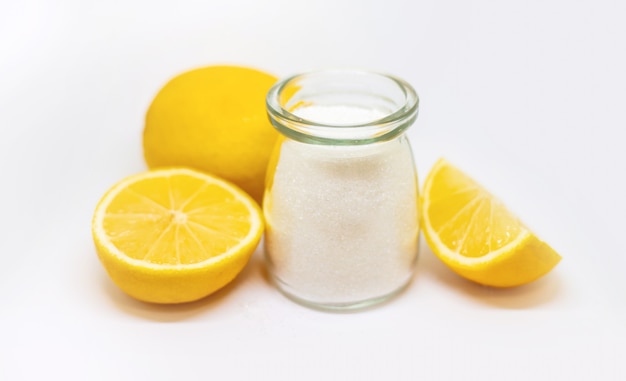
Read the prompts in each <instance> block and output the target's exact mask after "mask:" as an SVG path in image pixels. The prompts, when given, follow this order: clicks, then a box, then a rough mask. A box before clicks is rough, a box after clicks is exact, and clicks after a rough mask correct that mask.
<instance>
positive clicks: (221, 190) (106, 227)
mask: <svg viewBox="0 0 626 381" xmlns="http://www.w3.org/2000/svg"><path fill="white" fill-rule="evenodd" d="M262 232H263V221H262V219H261V213H260V210H259V208H258V206H257V205H256V203H255V202H254V201H253V200H252V199H251V198H250V197H249V196H248V195H247V194H246V193H245V192H243V191H242V190H240V189H238V188H237V187H236V186H234V185H232V184H229V183H228V182H226V181H223V180H221V179H219V178H216V177H213V176H210V175H207V174H204V173H200V172H198V171H194V170H191V169H185V168H171V169H161V170H153V171H148V172H144V173H140V174H137V175H134V176H131V177H128V178H126V179H124V180H122V181H121V182H119V183H118V184H117V185H115V186H113V187H112V188H111V189H110V190H109V191H108V192H107V193H106V194H105V195H104V197H103V198H102V199H101V200H100V202H99V203H98V205H97V207H96V210H95V213H94V217H93V222H92V233H93V238H94V242H95V245H96V249H97V253H98V256H99V258H100V260H101V262H102V264H103V265H104V267H105V269H106V271H107V273H108V274H109V276H110V277H111V279H112V280H113V282H114V283H115V284H116V285H117V286H119V287H120V288H121V289H122V290H123V291H124V292H126V293H127V294H128V295H130V296H132V297H134V298H136V299H139V300H142V301H147V302H154V303H183V302H189V301H193V300H197V299H200V298H203V297H205V296H207V295H209V294H211V293H213V292H215V291H216V290H218V289H220V288H222V287H223V286H225V285H226V284H228V283H229V282H230V281H231V280H233V279H234V278H235V277H236V276H237V274H238V273H239V272H240V271H241V270H242V269H243V267H244V266H245V265H246V263H247V262H248V260H249V258H250V256H251V255H252V253H253V252H254V249H255V248H256V246H257V245H258V243H259V240H260V238H261V234H262Z"/></svg>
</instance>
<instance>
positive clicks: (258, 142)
mask: <svg viewBox="0 0 626 381" xmlns="http://www.w3.org/2000/svg"><path fill="white" fill-rule="evenodd" d="M276 80H277V79H276V77H274V76H272V75H270V74H267V73H264V72H261V71H258V70H254V69H250V68H244V67H237V66H209V67H204V68H200V69H196V70H191V71H188V72H186V73H183V74H181V75H179V76H177V77H175V78H174V79H172V80H171V81H170V82H168V83H167V84H166V85H165V86H164V87H163V88H162V89H161V90H160V91H159V93H158V94H157V96H156V97H155V98H154V100H153V101H152V104H151V105H150V107H149V109H148V112H147V114H146V123H145V128H144V133H143V149H144V157H145V159H146V163H147V164H148V166H149V167H150V168H156V167H167V166H185V167H191V168H194V169H198V170H201V171H204V172H208V173H211V174H214V175H216V176H218V177H221V178H224V179H226V180H228V181H230V182H232V183H234V184H236V185H238V186H239V187H240V188H242V189H243V190H245V191H246V192H248V194H250V195H251V196H252V197H253V198H254V199H255V200H256V201H257V202H259V203H260V202H261V200H262V196H263V188H264V187H263V183H264V179H265V169H266V167H267V163H268V160H269V157H270V154H271V152H272V148H273V146H274V142H275V141H276V138H277V137H278V133H277V132H276V131H275V130H274V128H273V127H272V126H271V124H270V122H269V121H268V118H267V114H266V111H265V96H266V93H267V92H268V90H269V89H270V87H271V86H272V85H273V84H274V83H275V82H276Z"/></svg>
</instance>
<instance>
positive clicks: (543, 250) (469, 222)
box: [420, 159, 561, 287]
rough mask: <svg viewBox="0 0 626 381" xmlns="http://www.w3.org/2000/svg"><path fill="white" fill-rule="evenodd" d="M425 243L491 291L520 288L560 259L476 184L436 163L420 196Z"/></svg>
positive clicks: (451, 264) (547, 270) (447, 263)
mask: <svg viewBox="0 0 626 381" xmlns="http://www.w3.org/2000/svg"><path fill="white" fill-rule="evenodd" d="M420 204H421V216H422V223H423V225H422V226H423V229H424V235H425V236H426V240H427V242H428V244H429V246H430V248H431V249H432V250H433V252H434V253H435V254H436V255H437V256H438V257H439V259H441V260H442V261H443V262H444V263H445V264H446V265H447V266H448V267H449V268H450V269H452V270H453V271H454V272H456V273H457V274H459V275H461V276H463V277H465V278H467V279H470V280H472V281H475V282H477V283H480V284H484V285H488V286H493V287H512V286H519V285H523V284H526V283H529V282H532V281H533V280H535V279H538V278H539V277H541V276H543V275H544V274H546V273H548V272H549V271H550V270H552V268H554V266H556V265H557V264H558V263H559V261H560V260H561V256H560V255H559V254H557V253H556V252H555V251H554V250H553V249H552V248H551V247H550V246H549V245H548V244H546V243H545V242H542V241H541V240H539V239H538V238H537V237H536V236H535V235H534V234H533V233H532V232H531V231H530V230H529V229H528V228H527V227H526V226H524V224H523V223H522V222H521V221H520V220H519V219H518V218H517V217H516V216H515V215H513V214H512V213H511V212H509V211H508V210H507V208H506V207H505V206H504V205H503V204H502V203H501V202H500V201H498V200H497V199H496V198H495V197H494V196H492V195H491V194H490V193H489V192H488V191H486V190H485V189H484V188H483V187H482V186H481V185H480V184H478V183H477V182H476V181H474V180H473V179H471V178H470V177H468V176H467V175H466V174H464V173H463V172H461V171H460V170H459V169H457V168H456V167H454V166H453V165H452V164H450V163H448V162H447V161H446V160H445V159H440V160H439V161H438V162H437V163H436V164H435V166H434V167H433V168H432V169H431V171H430V173H429V175H428V177H427V178H426V181H425V184H424V189H423V192H422V195H421V196H420Z"/></svg>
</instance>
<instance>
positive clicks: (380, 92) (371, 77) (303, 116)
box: [267, 70, 419, 145]
mask: <svg viewBox="0 0 626 381" xmlns="http://www.w3.org/2000/svg"><path fill="white" fill-rule="evenodd" d="M418 106H419V98H418V96H417V94H416V92H415V90H414V89H413V88H412V87H411V86H410V85H409V84H408V83H406V82H405V81H403V80H401V79H398V78H395V77H392V76H389V75H384V74H378V73H372V72H366V71H355V70H325V71H318V72H312V73H307V74H300V75H296V76H292V77H289V78H286V79H284V80H282V81H279V82H278V83H277V84H276V85H274V86H273V87H272V88H271V89H270V91H269V93H268V95H267V112H268V116H269V119H270V121H271V123H272V125H273V126H274V127H275V128H276V129H277V130H278V131H279V132H280V133H281V134H283V135H285V136H286V137H288V138H290V139H294V140H297V141H300V142H303V143H310V144H324V145H361V144H370V143H376V142H381V141H386V140H391V139H393V138H395V137H397V136H400V135H401V134H402V133H403V132H404V131H405V130H406V129H407V128H408V127H410V126H411V125H412V124H413V122H414V121H415V119H416V118H417V113H418Z"/></svg>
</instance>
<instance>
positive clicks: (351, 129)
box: [266, 69, 419, 144]
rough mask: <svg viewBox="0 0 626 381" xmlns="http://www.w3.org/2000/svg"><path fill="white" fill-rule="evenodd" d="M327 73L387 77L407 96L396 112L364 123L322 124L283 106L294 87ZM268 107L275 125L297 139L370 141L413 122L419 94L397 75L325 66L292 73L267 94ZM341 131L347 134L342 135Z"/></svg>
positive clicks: (394, 133)
mask: <svg viewBox="0 0 626 381" xmlns="http://www.w3.org/2000/svg"><path fill="white" fill-rule="evenodd" d="M326 75H345V76H347V77H349V76H352V77H361V78H366V77H369V78H370V79H372V78H378V79H384V80H386V81H387V82H388V83H390V84H393V86H394V87H395V88H396V89H397V90H400V94H402V96H403V97H402V99H401V102H399V103H398V104H396V105H395V109H394V110H393V111H391V112H389V113H386V114H385V115H384V116H382V117H380V118H376V119H373V120H369V121H367V122H362V123H346V124H343V123H342V124H331V123H320V122H318V121H314V120H311V119H307V118H304V117H301V116H298V115H296V114H295V113H294V112H292V111H290V110H288V109H287V108H285V107H284V106H283V104H282V102H281V99H282V96H283V94H284V92H285V90H286V89H288V88H289V87H290V86H293V85H294V84H295V83H297V82H299V81H302V80H306V79H309V80H310V79H315V78H316V77H323V76H326ZM266 106H267V113H268V116H269V118H270V121H271V122H272V125H273V126H274V127H275V128H276V129H277V130H278V131H279V132H281V133H282V134H284V135H286V136H288V137H291V138H294V139H296V140H299V141H302V142H307V143H317V144H368V143H372V142H378V141H384V140H389V139H392V138H394V137H396V136H398V135H400V134H401V133H402V132H404V130H406V128H408V127H409V126H410V125H411V124H413V122H414V121H415V119H416V118H417V113H418V109H419V97H418V95H417V92H416V91H415V89H414V88H413V87H412V86H411V85H410V84H409V83H408V82H406V81H404V80H403V79H400V78H398V77H396V76H393V75H389V74H384V73H380V72H375V71H368V70H361V69H323V70H317V71H310V72H305V73H301V74H296V75H292V76H289V77H286V78H284V79H282V80H280V81H278V82H277V83H276V84H274V86H272V88H271V89H270V90H269V92H268V93H267V97H266ZM338 130H341V131H343V132H347V134H346V133H344V134H341V136H340V137H338V135H337V131H338Z"/></svg>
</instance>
